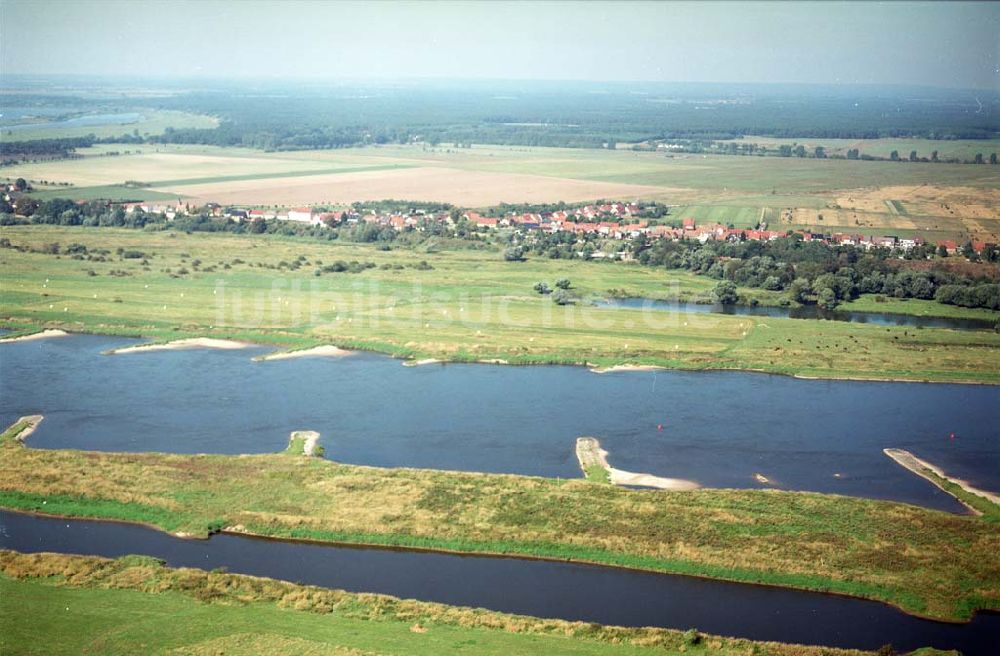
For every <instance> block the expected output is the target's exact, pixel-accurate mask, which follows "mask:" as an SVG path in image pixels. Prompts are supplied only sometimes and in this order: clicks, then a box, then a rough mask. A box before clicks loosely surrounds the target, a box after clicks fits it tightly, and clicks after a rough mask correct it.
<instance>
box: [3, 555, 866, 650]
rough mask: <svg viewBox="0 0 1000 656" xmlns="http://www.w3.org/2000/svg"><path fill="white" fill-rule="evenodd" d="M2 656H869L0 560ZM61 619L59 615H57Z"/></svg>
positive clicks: (52, 561) (103, 564)
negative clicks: (96, 655)
mask: <svg viewBox="0 0 1000 656" xmlns="http://www.w3.org/2000/svg"><path fill="white" fill-rule="evenodd" d="M0 598H2V599H3V600H4V603H3V604H0V629H2V631H0V651H2V652H3V653H5V654H45V655H46V656H49V655H58V654H67V655H68V654H74V655H75V654H81V653H101V654H135V653H143V654H175V655H189V656H197V655H203V656H208V655H209V654H212V655H213V656H214V655H216V654H227V655H232V656H257V655H258V654H275V653H281V654H286V655H288V656H390V655H400V656H402V655H405V656H410V655H416V656H420V655H423V654H426V655H435V656H436V655H438V654H475V655H476V656H479V655H484V656H491V655H496V656H506V655H507V654H539V655H544V656H550V655H551V656H560V655H567V656H568V655H570V654H573V655H577V654H580V655H588V656H643V655H644V654H662V655H676V654H704V655H705V656H744V655H745V654H750V653H752V654H757V655H759V656H863V655H864V654H870V653H872V652H861V651H855V650H846V649H834V648H826V647H806V646H803V645H781V644H776V643H766V642H752V641H749V640H740V639H734V638H720V637H717V636H710V635H705V634H702V633H699V632H697V631H694V630H690V631H674V630H669V629H627V628H620V627H612V626H601V625H597V624H591V623H583V622H565V621H560V620H541V619H534V618H530V617H523V616H518V615H508V614H504V613H496V612H491V611H485V610H481V609H472V608H459V607H449V606H443V605H441V604H433V603H426V602H418V601H404V600H400V599H396V598H393V597H388V596H385V595H374V594H352V593H348V592H342V591H339V590H328V589H323V588H317V587H312V586H303V585H295V584H292V583H284V582H280V581H273V580H270V579H261V578H256V577H249V576H240V575H234V574H226V573H224V572H203V571H200V570H192V569H171V568H167V567H163V566H162V565H161V564H160V563H159V562H158V561H156V560H154V559H152V558H146V557H141V556H126V557H124V558H120V559H117V560H107V559H103V558H91V557H83V556H63V555H58V554H40V555H21V554H17V553H15V552H10V551H0ZM53 609H59V611H58V612H57V613H56V612H53Z"/></svg>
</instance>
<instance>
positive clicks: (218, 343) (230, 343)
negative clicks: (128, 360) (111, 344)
mask: <svg viewBox="0 0 1000 656" xmlns="http://www.w3.org/2000/svg"><path fill="white" fill-rule="evenodd" d="M252 346H253V344H250V343H248V342H237V341H235V340H231V339H215V338H212V337H189V338H186V339H177V340H174V341H172V342H163V343H160V344H137V345H135V346H126V347H124V348H117V349H112V350H110V351H108V352H107V353H108V355H121V354H123V353H143V352H147V351H180V350H184V349H198V348H207V349H221V350H227V351H232V350H237V349H245V348H251V347H252Z"/></svg>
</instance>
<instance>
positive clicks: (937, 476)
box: [882, 449, 1000, 520]
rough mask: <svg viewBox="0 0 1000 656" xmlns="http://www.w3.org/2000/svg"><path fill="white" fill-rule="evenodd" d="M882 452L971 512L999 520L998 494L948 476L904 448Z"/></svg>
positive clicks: (999, 498)
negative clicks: (950, 496) (953, 498)
mask: <svg viewBox="0 0 1000 656" xmlns="http://www.w3.org/2000/svg"><path fill="white" fill-rule="evenodd" d="M882 453H884V454H885V455H887V456H889V457H890V458H892V459H893V460H895V461H896V463H897V464H899V465H900V466H902V467H905V468H906V469H908V470H910V471H911V472H913V473H914V474H916V475H917V476H920V477H921V478H924V479H926V480H928V481H930V482H931V483H933V484H934V485H936V486H937V487H939V488H941V489H942V490H944V491H945V492H947V493H948V494H950V495H952V496H953V497H955V498H956V499H958V501H959V502H960V503H961V504H962V505H964V506H965V507H966V508H968V509H969V510H970V511H972V513H973V514H975V515H980V516H982V515H986V516H987V517H988V518H989V519H992V520H1000V494H996V493H995V492H989V491H987V490H982V489H979V488H977V487H974V486H973V485H971V484H970V483H969V482H968V481H963V480H962V479H960V478H954V477H952V476H948V475H947V474H945V473H944V472H943V471H941V469H939V468H938V467H936V466H934V465H932V464H931V463H929V462H927V461H926V460H922V459H920V458H918V457H917V456H915V455H913V454H912V453H910V452H909V451H907V450H905V449H882Z"/></svg>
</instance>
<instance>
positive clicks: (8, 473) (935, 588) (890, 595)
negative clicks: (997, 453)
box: [0, 441, 1000, 620]
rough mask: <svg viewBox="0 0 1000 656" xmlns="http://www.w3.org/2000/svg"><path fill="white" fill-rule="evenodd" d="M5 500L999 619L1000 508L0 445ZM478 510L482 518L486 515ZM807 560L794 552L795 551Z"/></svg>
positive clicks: (0, 500)
mask: <svg viewBox="0 0 1000 656" xmlns="http://www.w3.org/2000/svg"><path fill="white" fill-rule="evenodd" d="M0 507H2V508H8V509H12V510H22V511H28V512H45V513H49V514H54V515H63V516H71V517H85V518H96V519H114V520H121V521H129V522H137V523H142V524H147V525H151V526H154V527H157V528H160V529H162V530H165V531H169V532H182V533H184V534H188V535H193V536H206V535H208V534H209V533H212V532H214V531H217V530H219V529H222V528H224V527H232V529H231V530H233V531H237V532H245V533H251V534H259V535H267V536H271V537H277V538H291V539H308V540H318V541H325V542H340V543H352V544H367V545H380V546H395V547H411V548H421V549H431V550H443V551H452V552H462V553H484V554H501V555H520V556H527V557H536V558H550V559H557V560H573V561H578V562H590V563H596V564H602V565H609V566H616V567H629V568H635V569H643V570H651V571H659V572H666V573H673V574H688V575H696V576H705V577H711V578H719V579H725V580H730V581H738V582H746V583H766V584H771V585H779V586H785V587H792V588H800V589H807V590H816V591H820V592H836V593H840V594H846V595H851V596H856V597H864V598H868V599H875V600H879V601H883V602H887V603H890V604H893V605H895V606H898V607H899V608H901V609H903V610H906V611H908V612H911V613H916V614H920V615H925V616H928V617H934V618H939V619H953V620H965V619H968V618H969V617H970V616H971V614H972V613H973V612H974V611H975V610H977V609H1000V578H998V576H1000V573H998V572H997V571H996V568H995V567H993V566H992V563H993V562H994V558H993V555H994V552H995V547H996V544H997V540H998V539H1000V524H998V522H997V521H996V518H997V514H996V513H989V514H986V515H984V516H982V517H972V516H960V515H953V514H950V513H945V512H941V511H936V510H928V509H925V508H919V507H917V506H912V505H908V504H902V503H895V502H888V501H875V500H869V499H861V498H855V497H844V496H836V495H822V494H813V493H805V492H783V491H777V490H711V489H706V490H695V491H688V492H667V491H663V490H644V491H639V490H630V489H626V488H619V487H615V486H610V485H605V484H600V483H599V482H598V483H595V482H592V481H588V480H585V479H584V478H583V477H582V476H581V478H580V479H576V480H560V479H547V478H536V477H528V476H515V475H498V474H480V473H467V472H451V471H436V470H419V469H383V468H377V467H364V466H355V465H342V464H339V463H335V462H331V461H329V460H324V459H321V458H311V457H304V456H298V457H297V456H294V455H289V454H286V453H280V454H274V455H247V456H216V455H170V454H157V453H103V452H85V451H75V450H52V449H32V448H30V447H28V446H22V445H21V444H20V443H17V442H11V441H8V442H7V443H5V444H3V445H0ZM484 518H488V520H484ZM804 554H805V555H804Z"/></svg>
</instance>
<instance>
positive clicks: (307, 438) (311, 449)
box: [288, 430, 319, 458]
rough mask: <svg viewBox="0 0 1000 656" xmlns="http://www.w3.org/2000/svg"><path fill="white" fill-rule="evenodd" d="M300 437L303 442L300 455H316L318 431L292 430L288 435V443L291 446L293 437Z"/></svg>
mask: <svg viewBox="0 0 1000 656" xmlns="http://www.w3.org/2000/svg"><path fill="white" fill-rule="evenodd" d="M297 437H301V438H302V439H303V440H304V442H303V444H302V455H304V456H306V457H310V458H311V457H312V456H315V455H316V444H317V443H318V442H319V433H317V432H316V431H310V430H297V431H292V432H291V433H290V434H289V435H288V445H289V446H291V444H292V442H294V441H295V438H297Z"/></svg>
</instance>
